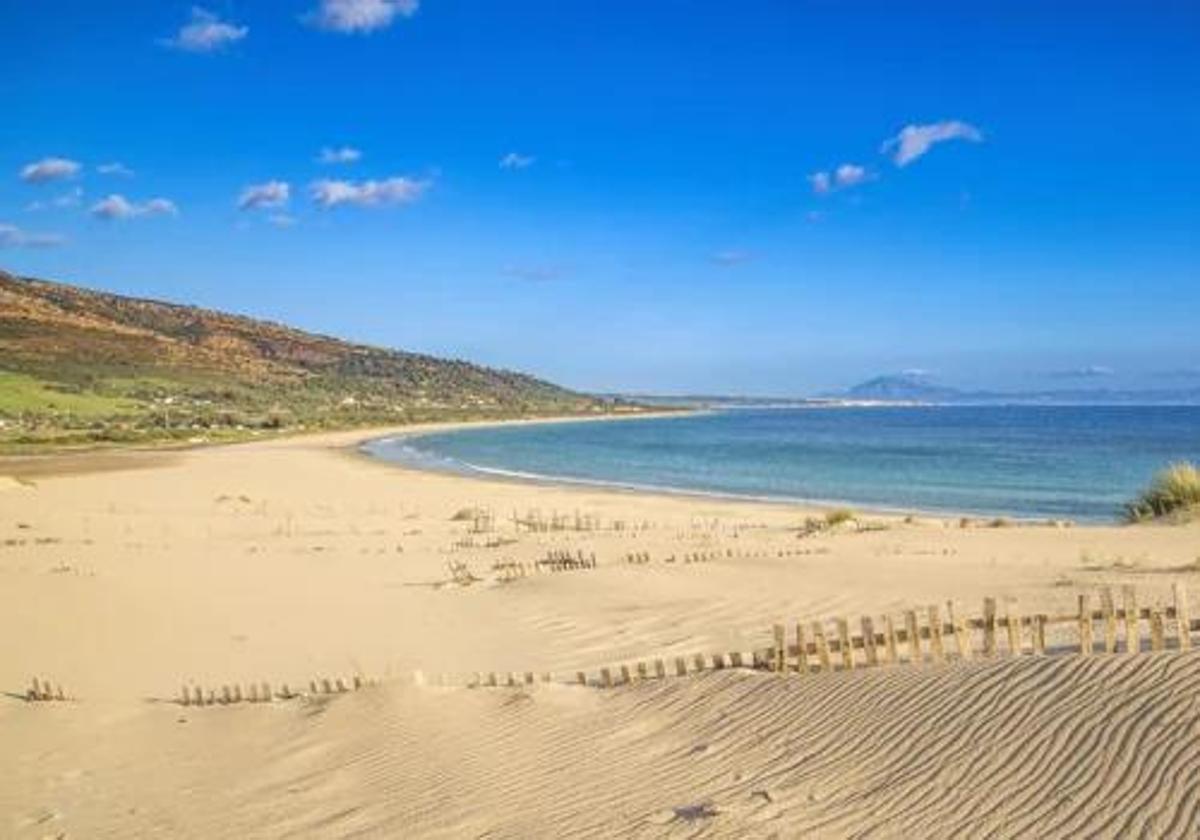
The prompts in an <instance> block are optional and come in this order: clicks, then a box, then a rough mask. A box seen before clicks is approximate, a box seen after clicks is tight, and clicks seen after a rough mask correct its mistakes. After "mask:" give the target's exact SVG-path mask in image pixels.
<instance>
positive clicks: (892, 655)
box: [883, 615, 900, 665]
mask: <svg viewBox="0 0 1200 840" xmlns="http://www.w3.org/2000/svg"><path fill="white" fill-rule="evenodd" d="M883 625H884V629H885V634H884V635H885V639H886V641H885V644H886V645H887V659H888V664H889V665H895V664H897V663H898V662H899V661H900V654H899V652H897V649H896V646H897V640H896V622H895V621H893V620H892V617H891V616H890V615H885V616H884V617H883Z"/></svg>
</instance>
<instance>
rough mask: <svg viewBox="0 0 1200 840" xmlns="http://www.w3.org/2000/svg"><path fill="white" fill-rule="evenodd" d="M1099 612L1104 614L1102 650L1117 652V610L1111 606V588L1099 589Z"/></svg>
mask: <svg viewBox="0 0 1200 840" xmlns="http://www.w3.org/2000/svg"><path fill="white" fill-rule="evenodd" d="M1100 613H1101V615H1103V616H1104V652H1105V653H1116V652H1117V611H1116V609H1115V607H1114V606H1113V594H1112V589H1111V588H1109V587H1107V586H1106V587H1104V588H1103V589H1101V590H1100Z"/></svg>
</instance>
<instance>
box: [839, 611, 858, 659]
mask: <svg viewBox="0 0 1200 840" xmlns="http://www.w3.org/2000/svg"><path fill="white" fill-rule="evenodd" d="M837 631H838V652H839V653H840V654H841V655H842V668H843V669H844V670H846V671H850V670H852V669H853V668H854V648H852V647H851V646H850V622H848V621H847V620H846V619H844V618H839V619H837Z"/></svg>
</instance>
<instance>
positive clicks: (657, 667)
mask: <svg viewBox="0 0 1200 840" xmlns="http://www.w3.org/2000/svg"><path fill="white" fill-rule="evenodd" d="M666 675H667V666H666V664H665V663H664V662H663V661H662V660H661V659H655V660H654V676H655V677H656V678H658V679H660V680H661V679H662V678H663V677H665V676H666Z"/></svg>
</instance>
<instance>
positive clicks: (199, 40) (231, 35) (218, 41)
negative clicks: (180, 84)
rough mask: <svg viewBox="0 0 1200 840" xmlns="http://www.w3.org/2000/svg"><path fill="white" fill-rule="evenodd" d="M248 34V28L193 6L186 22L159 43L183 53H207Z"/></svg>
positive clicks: (222, 47) (235, 41)
mask: <svg viewBox="0 0 1200 840" xmlns="http://www.w3.org/2000/svg"><path fill="white" fill-rule="evenodd" d="M249 34H250V27H248V26H238V25H237V24H235V23H229V22H228V21H223V20H221V19H220V18H219V17H217V16H216V15H215V14H213V13H212V12H210V11H208V9H205V8H202V7H200V6H193V7H192V15H191V18H190V19H189V20H188V22H187V23H185V24H184V25H183V26H181V27H179V31H178V32H177V33H175V35H173V36H172V37H170V38H163V39H162V40H161V41H160V43H161V44H163V45H164V46H167V47H172V48H174V49H177V50H184V51H185V52H194V53H209V52H216V51H217V50H221V49H224V48H225V47H227V46H229V45H230V44H234V43H237V42H238V41H240V40H242V39H243V38H245V37H246V36H247V35H249Z"/></svg>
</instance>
